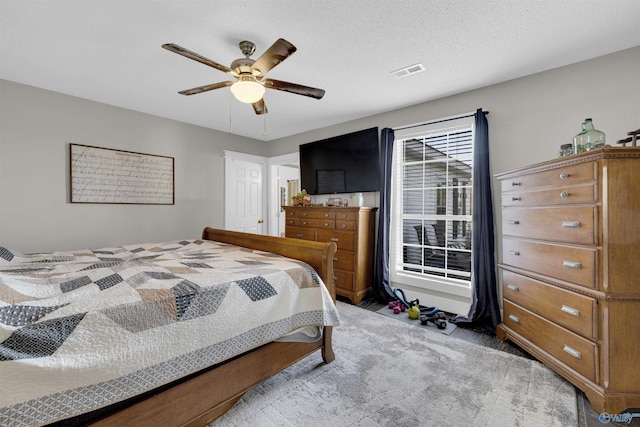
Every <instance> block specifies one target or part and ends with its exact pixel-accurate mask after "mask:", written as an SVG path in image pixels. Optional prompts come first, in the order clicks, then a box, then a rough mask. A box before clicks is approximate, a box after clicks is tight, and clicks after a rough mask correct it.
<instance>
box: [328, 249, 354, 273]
mask: <svg viewBox="0 0 640 427" xmlns="http://www.w3.org/2000/svg"><path fill="white" fill-rule="evenodd" d="M353 259H354V258H353V252H346V251H341V250H338V251H337V252H336V254H335V255H334V257H333V268H337V269H340V270H347V271H353Z"/></svg>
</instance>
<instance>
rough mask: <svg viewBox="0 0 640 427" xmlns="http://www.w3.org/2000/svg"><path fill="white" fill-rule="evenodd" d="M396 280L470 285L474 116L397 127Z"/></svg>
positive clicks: (428, 284) (444, 285)
mask: <svg viewBox="0 0 640 427" xmlns="http://www.w3.org/2000/svg"><path fill="white" fill-rule="evenodd" d="M395 150H396V151H395V157H394V167H395V172H394V184H393V185H394V186H393V188H394V195H393V200H394V203H393V205H392V210H393V212H392V224H393V225H392V245H391V248H392V256H391V262H392V265H391V280H392V281H395V282H398V281H400V282H404V283H409V282H410V283H409V284H413V285H416V286H422V287H426V288H429V289H436V290H440V291H443V292H448V291H450V290H451V288H455V287H459V288H460V287H461V288H466V289H469V288H470V281H471V231H472V222H471V213H472V211H471V206H472V205H471V204H472V192H471V177H472V171H473V117H465V118H460V119H453V120H446V121H442V122H438V123H432V124H427V125H422V126H418V127H413V128H410V129H406V130H399V131H396V142H395Z"/></svg>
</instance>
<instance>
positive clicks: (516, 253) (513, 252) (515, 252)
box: [509, 250, 520, 256]
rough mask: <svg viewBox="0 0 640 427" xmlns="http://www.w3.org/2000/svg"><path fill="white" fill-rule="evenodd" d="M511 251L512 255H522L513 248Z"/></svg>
mask: <svg viewBox="0 0 640 427" xmlns="http://www.w3.org/2000/svg"><path fill="white" fill-rule="evenodd" d="M509 253H510V254H511V255H515V256H519V255H520V252H518V251H513V250H511V251H509Z"/></svg>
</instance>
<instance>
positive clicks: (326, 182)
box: [300, 127, 380, 194]
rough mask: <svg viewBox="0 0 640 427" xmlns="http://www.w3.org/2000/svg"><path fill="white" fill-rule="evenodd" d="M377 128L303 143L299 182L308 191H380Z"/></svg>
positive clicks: (314, 192) (333, 192)
mask: <svg viewBox="0 0 640 427" xmlns="http://www.w3.org/2000/svg"><path fill="white" fill-rule="evenodd" d="M378 146H379V144H378V128H377V127H374V128H370V129H364V130H361V131H358V132H353V133H348V134H346V135H340V136H335V137H332V138H328V139H323V140H320V141H315V142H309V143H307V144H302V145H300V181H301V182H300V184H301V187H302V188H304V189H305V190H307V193H309V194H337V193H361V192H367V191H379V190H380V185H379V171H380V160H379V148H378Z"/></svg>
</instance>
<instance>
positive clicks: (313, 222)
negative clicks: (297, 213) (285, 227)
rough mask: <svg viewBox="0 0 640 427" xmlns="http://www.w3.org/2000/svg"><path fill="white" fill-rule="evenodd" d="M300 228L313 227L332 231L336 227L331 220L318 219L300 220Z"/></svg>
mask: <svg viewBox="0 0 640 427" xmlns="http://www.w3.org/2000/svg"><path fill="white" fill-rule="evenodd" d="M299 225H300V226H301V227H315V228H327V229H333V228H334V227H335V226H336V222H335V221H334V220H332V219H319V218H300V224H299Z"/></svg>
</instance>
